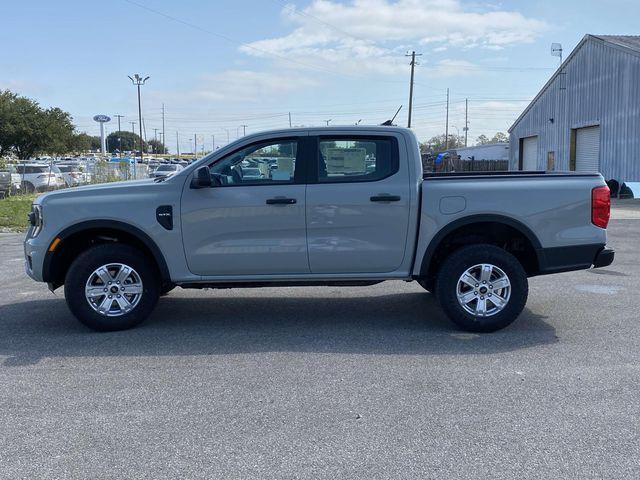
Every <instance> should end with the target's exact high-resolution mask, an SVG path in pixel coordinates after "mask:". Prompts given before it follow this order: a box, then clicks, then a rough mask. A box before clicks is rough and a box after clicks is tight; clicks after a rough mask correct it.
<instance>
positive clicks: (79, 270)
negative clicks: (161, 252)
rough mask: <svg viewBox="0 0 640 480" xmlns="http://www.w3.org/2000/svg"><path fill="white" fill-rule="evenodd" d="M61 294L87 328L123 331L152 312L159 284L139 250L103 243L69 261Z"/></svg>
mask: <svg viewBox="0 0 640 480" xmlns="http://www.w3.org/2000/svg"><path fill="white" fill-rule="evenodd" d="M64 295H65V298H66V300H67V305H68V306H69V310H71V313H73V315H74V316H75V317H76V318H77V319H78V320H80V322H82V323H83V324H84V325H86V326H87V327H89V328H91V329H93V330H97V331H101V332H105V331H114V330H125V329H127V328H132V327H134V326H136V325H138V324H139V323H141V322H142V321H144V320H145V319H146V318H147V317H148V316H149V315H150V314H151V312H152V311H153V309H154V307H155V306H156V303H157V302H158V296H159V295H160V284H159V282H158V275H157V273H156V272H155V270H154V268H153V267H152V266H151V265H150V263H149V261H148V260H147V258H146V257H145V255H144V254H143V253H142V252H140V251H139V250H136V249H135V248H133V247H131V246H129V245H122V244H117V243H115V244H103V245H97V246H95V247H92V248H90V249H88V250H86V251H85V252H83V253H82V254H80V255H79V256H78V257H77V258H76V259H75V261H74V262H73V263H72V264H71V267H69V271H68V273H67V276H66V278H65V284H64Z"/></svg>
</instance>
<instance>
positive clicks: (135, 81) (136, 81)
mask: <svg viewBox="0 0 640 480" xmlns="http://www.w3.org/2000/svg"><path fill="white" fill-rule="evenodd" d="M129 79H130V80H131V83H133V84H134V85H135V86H137V87H138V121H139V127H140V162H142V160H143V158H144V140H143V139H142V102H141V101H140V86H141V85H144V84H145V82H146V81H147V80H149V76H148V75H147V76H146V77H144V78H142V76H140V75H138V74H137V73H136V74H135V75H134V76H133V77H131V76H130V75H129ZM133 171H134V177H137V174H136V160H135V157H134V159H133Z"/></svg>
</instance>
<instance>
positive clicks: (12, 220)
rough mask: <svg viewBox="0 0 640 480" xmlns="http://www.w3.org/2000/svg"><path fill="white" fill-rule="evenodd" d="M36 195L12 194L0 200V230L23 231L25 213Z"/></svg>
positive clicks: (24, 228) (25, 224)
mask: <svg viewBox="0 0 640 480" xmlns="http://www.w3.org/2000/svg"><path fill="white" fill-rule="evenodd" d="M36 196H37V195H13V196H11V197H7V198H5V199H2V200H0V231H11V232H23V231H25V230H26V229H27V214H28V213H29V212H30V211H31V203H33V199H34V198H36Z"/></svg>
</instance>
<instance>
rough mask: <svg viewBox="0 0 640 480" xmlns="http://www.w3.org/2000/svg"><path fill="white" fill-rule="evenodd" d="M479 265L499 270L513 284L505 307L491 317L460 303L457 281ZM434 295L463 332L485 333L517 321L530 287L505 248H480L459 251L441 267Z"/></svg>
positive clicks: (525, 276)
mask: <svg viewBox="0 0 640 480" xmlns="http://www.w3.org/2000/svg"><path fill="white" fill-rule="evenodd" d="M478 264H492V265H494V266H496V267H498V268H499V269H501V270H502V271H503V272H504V273H505V274H506V275H507V277H509V281H510V283H511V292H510V296H509V299H508V301H507V304H506V306H504V308H503V309H502V310H501V311H499V312H497V313H495V314H493V315H491V316H477V315H474V314H472V313H470V312H468V311H467V310H465V309H464V308H463V307H462V305H461V304H460V302H459V301H458V296H457V287H458V280H459V279H460V277H461V276H462V274H463V273H464V272H465V271H466V270H467V269H469V268H472V267H473V266H474V265H478ZM435 293H436V297H437V299H438V301H439V303H440V306H441V307H442V309H443V310H444V312H445V314H446V315H447V316H448V317H449V319H450V320H451V321H452V322H453V323H455V324H456V325H457V326H459V327H460V328H462V329H463V330H467V331H470V332H483V333H486V332H495V331H496V330H500V329H502V328H505V327H506V326H508V325H510V324H511V323H513V321H514V320H515V319H516V318H518V315H520V313H521V312H522V309H523V308H524V306H525V304H526V303H527V296H528V294H529V283H528V281H527V274H526V272H525V271H524V269H523V268H522V265H521V264H520V262H519V261H518V259H517V258H516V257H514V256H513V255H511V254H510V253H509V252H507V251H505V250H503V249H502V248H499V247H495V246H493V245H488V244H479V245H472V246H468V247H463V248H461V249H459V250H456V251H455V252H454V253H452V254H451V255H450V256H449V257H448V258H447V259H446V260H445V261H444V262H443V263H442V266H441V267H440V270H439V271H438V275H437V279H436V292H435ZM476 302H477V300H476ZM476 305H477V304H476Z"/></svg>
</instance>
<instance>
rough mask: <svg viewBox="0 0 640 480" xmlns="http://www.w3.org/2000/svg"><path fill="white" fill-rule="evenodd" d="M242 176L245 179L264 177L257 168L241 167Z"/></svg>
mask: <svg viewBox="0 0 640 480" xmlns="http://www.w3.org/2000/svg"><path fill="white" fill-rule="evenodd" d="M242 178H243V179H245V180H260V179H262V178H264V175H263V174H262V173H261V172H260V169H259V168H245V167H242Z"/></svg>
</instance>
